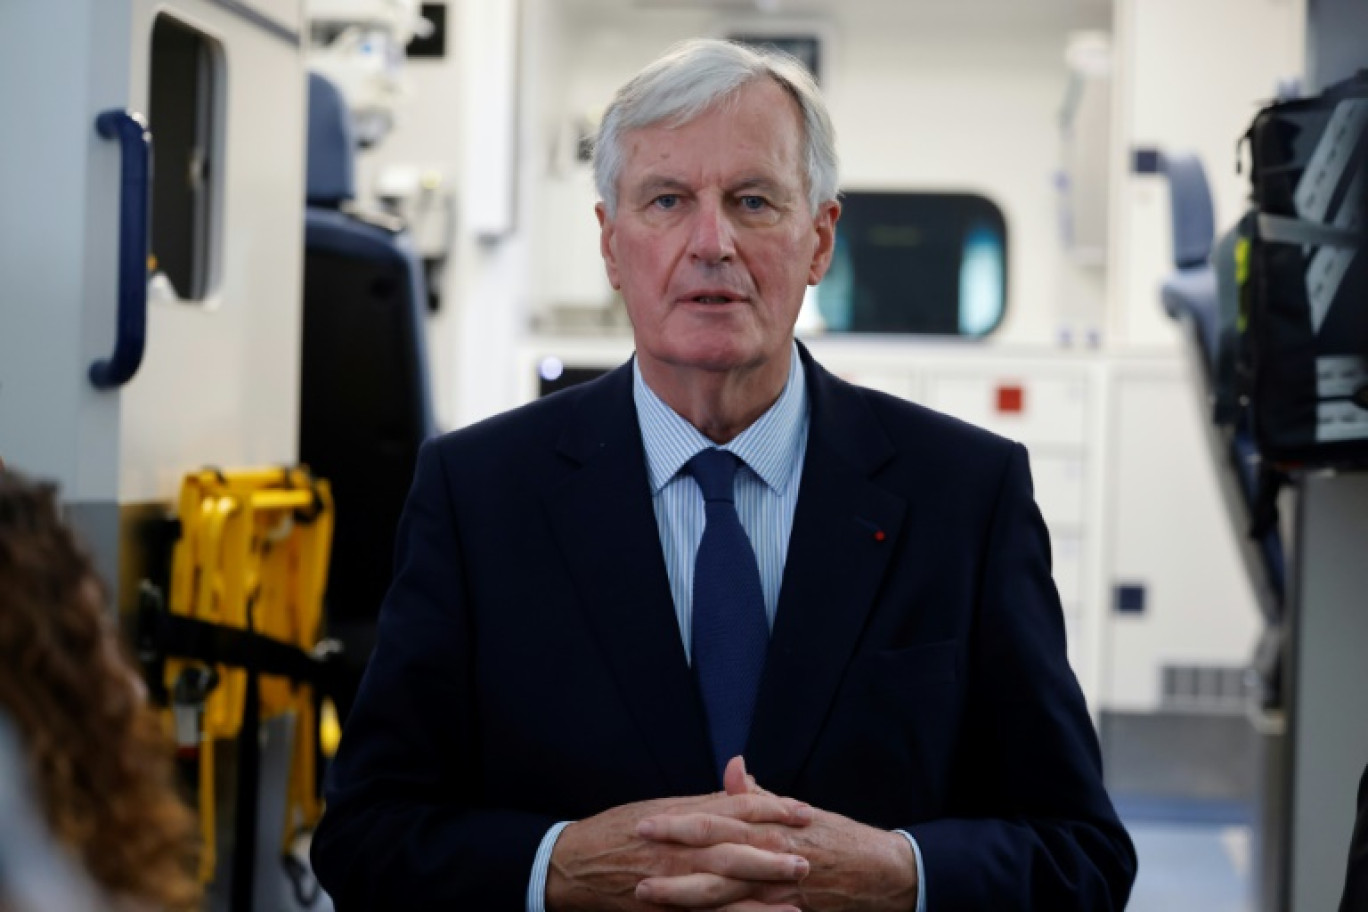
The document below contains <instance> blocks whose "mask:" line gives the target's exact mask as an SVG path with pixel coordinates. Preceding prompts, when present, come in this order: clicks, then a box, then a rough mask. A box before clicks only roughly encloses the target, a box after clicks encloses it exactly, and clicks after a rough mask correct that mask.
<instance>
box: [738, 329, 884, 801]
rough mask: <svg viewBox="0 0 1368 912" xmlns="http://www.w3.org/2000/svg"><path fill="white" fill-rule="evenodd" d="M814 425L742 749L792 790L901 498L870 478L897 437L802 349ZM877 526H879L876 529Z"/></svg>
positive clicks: (868, 599)
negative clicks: (767, 645)
mask: <svg viewBox="0 0 1368 912" xmlns="http://www.w3.org/2000/svg"><path fill="white" fill-rule="evenodd" d="M802 356H803V359H804V367H805V368H806V371H807V376H808V392H809V396H810V403H811V426H810V431H809V435H808V448H807V455H806V457H805V459H804V465H803V475H802V488H801V490H800V493H799V496H798V505H797V509H796V511H795V514H794V518H793V533H792V536H791V538H790V540H789V550H788V556H787V559H786V561H785V565H784V567H785V569H784V580H783V584H782V586H781V587H780V593H779V607H778V611H777V613H776V616H775V622H774V631H773V633H772V635H771V638H770V649H769V654H768V657H767V659H766V663H765V672H764V677H763V678H762V680H761V683H760V694H759V697H758V700H757V704H756V710H755V717H754V721H753V722H752V724H751V733H750V738H749V741H748V743H747V750H746V759H747V765H748V768H749V769H750V771H751V773H752V774H753V775H755V777H756V779H757V780H758V781H759V782H760V784H761V785H763V786H765V787H766V788H768V789H770V790H772V791H775V792H778V793H780V794H786V793H788V792H789V791H790V790H791V788H792V786H793V784H794V782H795V781H796V779H797V776H798V774H799V772H800V771H801V769H802V767H803V764H804V762H805V761H806V758H807V756H808V753H809V752H810V751H811V750H812V745H813V743H814V741H815V740H816V738H817V735H818V733H819V732H820V730H821V728H822V725H823V723H824V722H825V720H826V714H827V709H828V707H829V706H830V704H831V701H832V699H833V698H834V697H835V694H836V690H837V688H838V687H839V686H840V683H841V680H842V678H843V677H844V674H845V669H846V665H847V664H848V663H849V661H850V657H851V654H852V653H853V651H854V649H855V646H856V643H857V642H858V640H859V637H860V634H861V632H862V631H863V630H864V626H865V620H866V618H867V617H868V614H869V611H870V608H871V606H872V605H873V602H874V598H875V596H876V595H877V593H878V589H879V585H880V583H881V582H882V580H883V578H884V575H885V572H886V570H887V568H888V564H889V560H890V558H891V556H892V553H893V549H894V543H895V542H896V541H897V538H898V531H899V529H900V528H901V525H902V522H903V518H904V516H905V514H906V511H907V502H906V501H905V500H904V499H903V498H902V497H900V496H898V495H896V494H893V493H891V492H889V491H887V490H885V489H883V488H881V487H880V486H878V485H877V484H875V483H874V482H872V481H871V480H870V475H871V474H872V473H873V472H874V470H876V469H877V468H878V467H879V466H881V465H883V464H884V463H885V462H887V460H888V459H890V458H891V457H892V455H893V447H892V444H891V443H890V441H889V440H888V438H887V435H886V434H885V433H884V432H883V429H882V428H881V427H880V426H879V424H878V422H877V420H876V419H875V418H874V415H873V414H872V413H871V412H870V410H869V406H868V405H867V404H866V402H865V401H864V399H863V398H862V396H861V395H860V394H859V393H857V392H856V391H855V390H854V389H853V388H851V387H849V386H847V385H846V384H844V383H841V382H840V381H838V380H836V379H835V378H834V377H832V376H831V375H830V374H828V373H827V372H826V371H825V370H823V369H822V368H821V367H820V366H818V365H817V364H816V362H814V361H812V359H811V357H810V356H808V354H807V352H806V350H805V349H804V350H802ZM880 533H882V534H880Z"/></svg>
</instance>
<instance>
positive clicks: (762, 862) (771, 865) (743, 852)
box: [693, 844, 812, 884]
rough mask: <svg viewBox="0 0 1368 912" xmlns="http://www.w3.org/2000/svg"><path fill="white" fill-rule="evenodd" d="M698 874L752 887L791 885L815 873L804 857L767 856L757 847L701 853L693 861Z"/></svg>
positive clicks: (713, 848) (729, 846) (726, 846)
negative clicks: (741, 882) (739, 882)
mask: <svg viewBox="0 0 1368 912" xmlns="http://www.w3.org/2000/svg"><path fill="white" fill-rule="evenodd" d="M693 866H694V868H695V870H698V871H701V872H704V873H710V874H719V875H721V876H723V877H726V878H728V879H731V880H745V881H751V882H752V883H781V884H791V883H797V882H799V881H801V880H802V879H803V878H805V877H807V876H808V873H809V872H810V871H811V870H812V868H811V866H810V865H809V864H808V860H807V859H806V858H804V857H803V856H801V855H790V854H787V853H783V852H768V851H765V850H764V849H757V848H755V847H754V846H748V845H734V844H723V845H715V846H710V847H708V848H706V849H700V850H699V851H698V852H697V854H696V855H694V857H693Z"/></svg>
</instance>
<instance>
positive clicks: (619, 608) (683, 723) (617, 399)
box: [545, 366, 717, 795]
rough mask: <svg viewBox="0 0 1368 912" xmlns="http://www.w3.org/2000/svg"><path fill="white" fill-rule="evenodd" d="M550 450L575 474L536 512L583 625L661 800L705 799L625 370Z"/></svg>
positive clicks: (708, 768)
mask: <svg viewBox="0 0 1368 912" xmlns="http://www.w3.org/2000/svg"><path fill="white" fill-rule="evenodd" d="M557 450H558V452H559V453H560V454H561V455H562V456H563V457H564V458H566V459H568V460H569V461H570V462H571V463H572V464H574V465H576V466H577V468H575V469H573V470H572V471H571V472H570V474H569V476H568V477H567V479H566V480H565V481H564V482H563V483H562V484H561V485H560V486H559V487H557V488H556V489H554V490H553V491H551V492H550V493H549V494H548V495H547V496H546V498H545V506H546V510H547V514H548V517H549V519H550V524H551V528H552V531H553V533H554V535H555V537H556V539H557V541H558V543H559V545H560V547H561V549H562V550H563V552H564V554H565V557H566V562H567V564H568V566H569V568H570V573H571V575H572V577H573V578H574V581H575V585H576V589H577V591H578V593H579V596H580V604H581V607H582V608H583V611H584V614H585V619H586V621H587V622H588V624H589V626H590V628H591V629H592V631H593V633H594V635H595V637H596V639H597V641H598V644H599V647H600V649H601V650H602V653H603V656H604V659H605V661H606V663H607V665H608V667H609V668H610V669H611V670H612V673H613V676H614V678H615V679H616V681H617V684H618V690H619V692H620V694H621V696H622V699H623V701H624V702H625V703H626V704H627V707H628V710H629V711H630V713H631V715H632V718H633V719H634V720H635V722H636V724H637V726H638V728H639V729H640V730H641V734H642V737H643V738H644V739H645V741H646V744H647V746H648V748H649V750H650V752H651V754H652V755H653V756H654V757H655V759H656V762H657V764H658V766H659V767H660V771H661V774H662V776H663V778H664V780H665V786H666V788H667V789H668V793H669V794H673V795H694V794H700V793H703V792H708V791H712V790H714V789H716V788H717V782H716V773H715V772H714V771H713V762H712V753H711V750H710V748H709V743H708V735H707V727H706V725H705V723H704V719H703V711H702V707H701V705H700V704H699V700H698V696H697V692H696V690H695V687H694V682H693V678H692V675H691V673H690V671H689V667H688V662H687V659H686V657H685V655H684V646H683V643H682V641H681V640H680V636H679V622H678V620H677V619H676V616H675V612H674V602H673V598H672V596H671V593H670V585H669V576H668V574H667V573H666V570H665V561H664V557H663V556H662V554H661V550H660V535H659V531H658V529H657V526H656V519H655V512H654V510H653V509H652V507H651V497H650V483H649V481H648V480H647V476H646V462H645V454H644V452H643V449H642V444H641V434H640V431H639V429H638V425H637V419H636V409H635V406H634V404H633V402H632V372H631V368H630V366H627V367H623V368H619V369H618V370H617V371H615V372H614V373H613V374H612V375H610V376H609V377H606V378H605V379H604V380H603V381H602V382H600V383H598V384H596V385H595V387H594V388H593V389H591V390H588V391H586V392H585V394H584V398H583V399H582V400H581V402H580V403H579V405H578V407H577V408H576V411H575V414H574V416H573V418H572V420H571V423H570V425H569V427H568V428H567V430H566V432H565V434H564V435H562V437H561V440H560V442H559V444H558V445H557ZM605 747H608V746H605Z"/></svg>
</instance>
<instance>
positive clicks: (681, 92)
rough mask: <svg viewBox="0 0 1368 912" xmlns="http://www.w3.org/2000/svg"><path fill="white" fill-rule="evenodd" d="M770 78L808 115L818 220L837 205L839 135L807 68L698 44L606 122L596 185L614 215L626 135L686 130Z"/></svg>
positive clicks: (638, 86)
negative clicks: (662, 126)
mask: <svg viewBox="0 0 1368 912" xmlns="http://www.w3.org/2000/svg"><path fill="white" fill-rule="evenodd" d="M763 78H769V79H773V80H774V81H775V82H777V83H778V84H779V85H780V86H781V87H782V88H783V89H785V90H786V91H787V92H788V93H789V95H790V96H792V97H793V100H794V101H795V102H797V104H798V108H799V110H800V111H801V112H802V117H803V134H804V135H803V146H804V153H805V154H804V158H805V159H806V164H807V174H806V178H807V192H808V205H809V206H810V207H811V209H812V211H813V213H814V214H816V212H817V208H818V207H819V206H820V205H821V204H822V203H824V202H826V201H827V200H833V199H835V198H836V190H837V162H836V131H835V129H834V128H833V127H832V125H831V117H830V115H829V114H827V110H826V104H825V102H823V101H822V96H821V93H820V92H819V91H818V89H817V83H816V82H815V81H814V80H813V78H812V76H811V75H810V74H809V73H808V71H807V69H806V68H805V67H804V66H803V65H802V64H801V63H799V62H798V60H797V58H795V57H793V56H791V55H789V54H785V53H784V52H782V51H778V50H773V49H769V48H764V49H760V48H753V47H747V46H746V45H743V44H738V43H736V42H734V41H722V40H719V39H715V38H694V39H690V40H688V41H682V42H680V43H679V44H676V45H675V46H674V47H672V48H670V50H669V51H667V52H666V53H665V56H663V57H661V58H660V59H658V60H656V61H655V62H654V63H652V64H650V65H649V66H647V67H646V68H645V69H644V70H642V71H641V72H640V73H638V74H636V76H634V77H632V79H631V80H630V81H628V83H627V84H626V85H624V86H623V87H622V88H621V89H619V90H618V92H617V95H616V96H614V98H613V102H612V104H610V105H609V106H608V110H607V112H606V113H605V114H604V116H603V123H602V124H601V125H600V126H599V132H598V139H597V141H596V142H595V144H594V184H595V186H596V187H597V188H598V192H599V196H600V197H602V199H603V203H604V206H605V207H606V208H607V210H608V214H609V215H610V216H611V215H614V214H616V212H617V201H618V192H617V191H618V187H617V182H618V177H619V175H620V174H621V173H622V159H623V155H622V135H623V134H624V133H626V132H628V131H630V130H638V129H641V128H642V127H649V126H652V125H654V124H658V123H669V124H670V125H671V126H682V125H684V124H686V123H688V122H689V121H691V120H693V119H694V118H696V117H698V116H699V115H700V114H702V113H704V112H705V111H707V110H708V109H710V108H712V107H713V106H715V105H717V104H720V103H723V102H725V101H726V100H728V99H730V98H733V97H735V95H736V93H737V92H738V91H739V90H740V89H741V88H742V87H744V86H746V85H748V84H750V83H751V82H754V81H755V80H757V79H763Z"/></svg>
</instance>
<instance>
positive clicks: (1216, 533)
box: [1103, 369, 1261, 712]
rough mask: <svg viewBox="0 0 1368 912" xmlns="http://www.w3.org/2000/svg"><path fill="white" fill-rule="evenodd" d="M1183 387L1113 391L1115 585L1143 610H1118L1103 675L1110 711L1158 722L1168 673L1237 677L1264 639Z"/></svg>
mask: <svg viewBox="0 0 1368 912" xmlns="http://www.w3.org/2000/svg"><path fill="white" fill-rule="evenodd" d="M1187 383H1188V381H1187V380H1186V379H1185V378H1183V377H1182V376H1181V372H1180V371H1178V370H1177V369H1175V370H1173V371H1172V372H1171V373H1163V372H1157V371H1151V372H1145V373H1135V374H1127V373H1125V372H1122V371H1118V373H1117V375H1116V379H1115V383H1114V385H1113V399H1112V402H1111V408H1110V409H1109V410H1108V411H1109V413H1110V415H1111V420H1112V422H1113V423H1112V427H1111V432H1112V435H1113V436H1112V440H1111V448H1112V452H1113V453H1114V454H1115V457H1114V463H1113V466H1114V468H1113V474H1112V477H1111V479H1110V485H1109V487H1110V493H1109V498H1110V501H1109V503H1110V510H1111V515H1110V517H1109V521H1108V527H1109V529H1110V530H1111V534H1112V536H1113V540H1112V547H1111V555H1112V557H1111V566H1110V568H1109V573H1108V580H1109V582H1110V583H1111V584H1112V587H1113V590H1115V588H1116V587H1118V586H1128V587H1138V588H1139V589H1140V590H1143V610H1139V611H1118V610H1117V608H1118V605H1117V604H1115V602H1116V601H1117V600H1116V599H1115V598H1114V599H1113V605H1112V606H1111V610H1112V611H1113V614H1112V617H1111V619H1110V623H1108V624H1107V625H1106V631H1107V633H1106V636H1107V639H1108V640H1109V642H1108V648H1107V650H1106V655H1107V657H1108V661H1107V666H1106V668H1105V669H1104V672H1103V674H1104V682H1103V687H1104V693H1103V701H1104V706H1105V707H1106V708H1107V709H1113V710H1121V711H1131V712H1151V711H1154V710H1156V709H1158V708H1159V706H1160V705H1161V703H1162V681H1163V669H1164V667H1165V666H1170V665H1171V666H1183V667H1214V668H1233V667H1240V666H1243V665H1245V664H1246V663H1247V662H1248V661H1249V659H1250V656H1251V655H1252V653H1253V649H1254V644H1255V640H1256V638H1257V636H1258V631H1259V626H1260V623H1261V621H1260V617H1259V613H1258V609H1257V607H1256V603H1255V600H1254V595H1253V592H1252V590H1251V589H1250V585H1249V580H1248V578H1247V577H1246V576H1245V573H1244V569H1243V566H1242V565H1241V563H1240V560H1239V554H1238V552H1237V550H1236V542H1235V535H1236V534H1237V533H1236V530H1235V528H1234V527H1233V525H1232V523H1231V522H1230V520H1229V518H1228V517H1227V516H1226V513H1225V508H1224V506H1223V505H1222V503H1221V500H1220V493H1219V488H1218V487H1217V479H1216V476H1215V467H1214V466H1213V465H1212V461H1211V457H1210V455H1209V454H1208V453H1207V451H1206V448H1205V445H1204V443H1203V441H1202V439H1201V436H1200V435H1201V425H1200V424H1199V421H1200V420H1201V418H1200V416H1199V415H1198V414H1197V407H1196V403H1195V398H1194V397H1193V395H1192V391H1191V389H1190V388H1189V387H1188V386H1187ZM1137 594H1138V593H1137ZM1130 607H1133V608H1134V607H1138V604H1132V605H1131V606H1130Z"/></svg>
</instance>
